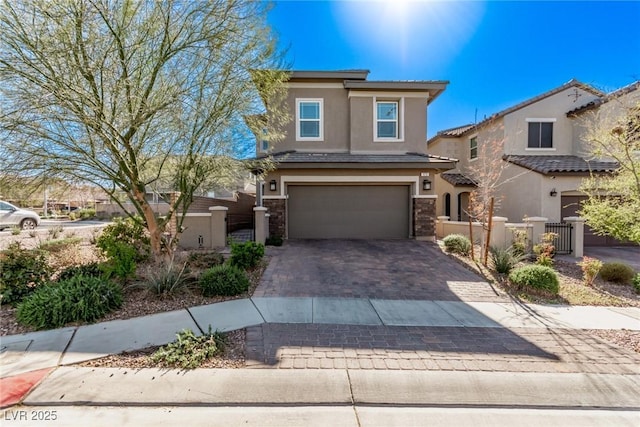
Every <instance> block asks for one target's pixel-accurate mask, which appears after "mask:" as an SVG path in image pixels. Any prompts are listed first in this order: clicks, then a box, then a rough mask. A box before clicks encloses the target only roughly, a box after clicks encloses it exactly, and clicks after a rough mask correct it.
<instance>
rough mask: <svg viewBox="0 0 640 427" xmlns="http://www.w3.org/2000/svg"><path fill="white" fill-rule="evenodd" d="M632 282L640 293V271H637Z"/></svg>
mask: <svg viewBox="0 0 640 427" xmlns="http://www.w3.org/2000/svg"><path fill="white" fill-rule="evenodd" d="M631 283H632V284H633V289H635V291H636V293H637V294H640V273H636V275H635V276H633V280H632V281H631Z"/></svg>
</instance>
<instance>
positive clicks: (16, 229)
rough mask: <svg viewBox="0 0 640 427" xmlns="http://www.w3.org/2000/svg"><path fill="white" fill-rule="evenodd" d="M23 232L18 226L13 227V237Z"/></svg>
mask: <svg viewBox="0 0 640 427" xmlns="http://www.w3.org/2000/svg"><path fill="white" fill-rule="evenodd" d="M21 232H22V228H20V227H17V226H13V227H11V235H12V236H17V235H19V234H20V233H21Z"/></svg>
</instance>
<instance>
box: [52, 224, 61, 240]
mask: <svg viewBox="0 0 640 427" xmlns="http://www.w3.org/2000/svg"><path fill="white" fill-rule="evenodd" d="M63 231H64V227H62V226H61V225H56V226H55V227H51V228H50V229H49V237H50V238H52V239H54V240H55V239H57V238H58V237H60V234H62V232H63Z"/></svg>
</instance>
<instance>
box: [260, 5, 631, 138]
mask: <svg viewBox="0 0 640 427" xmlns="http://www.w3.org/2000/svg"><path fill="white" fill-rule="evenodd" d="M269 23H270V24H271V26H272V27H273V29H274V30H275V32H276V33H277V35H278V38H279V43H280V47H281V48H282V49H285V50H286V59H287V61H288V63H289V65H290V66H291V68H292V69H295V70H341V69H368V70H370V71H371V73H370V74H369V79H370V80H449V81H450V84H449V87H448V88H447V90H446V91H445V92H444V93H443V94H442V95H441V96H440V97H439V98H438V99H437V100H436V101H434V102H433V104H431V106H430V107H429V123H428V134H429V136H433V135H434V134H435V133H436V132H437V131H439V130H442V129H446V128H450V127H454V126H458V125H463V124H466V123H472V122H473V121H474V119H475V117H476V111H477V119H478V121H479V120H482V118H483V117H484V116H485V115H486V116H488V115H491V114H493V113H495V112H497V111H500V110H502V109H504V108H507V107H510V106H512V105H514V104H516V103H518V102H520V101H523V100H525V99H528V98H530V97H533V96H536V95H538V94H540V93H542V92H545V91H547V90H550V89H553V88H554V87H557V86H560V85H561V84H563V83H566V82H567V81H569V80H570V79H572V78H576V79H578V80H580V81H582V82H584V83H588V84H591V85H593V86H595V87H596V88H598V89H600V90H604V91H611V90H615V89H617V88H619V87H622V86H625V85H627V84H629V83H631V82H633V81H635V80H640V2H639V1H633V2H592V1H581V2H579V1H571V2H569V1H567V2H519V1H518V2H503V1H484V2H483V1H473V2H453V1H449V2H433V1H406V0H405V1H403V0H389V1H276V2H275V7H274V9H273V10H272V11H271V12H270V14H269Z"/></svg>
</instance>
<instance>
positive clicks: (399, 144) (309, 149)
mask: <svg viewBox="0 0 640 427" xmlns="http://www.w3.org/2000/svg"><path fill="white" fill-rule="evenodd" d="M367 75H368V71H363V70H349V71H293V72H292V73H291V74H290V78H289V80H288V82H287V90H288V92H287V99H286V102H287V105H288V107H289V108H290V110H291V116H292V120H291V121H290V123H289V124H288V126H287V128H286V129H285V131H286V137H285V138H284V140H283V141H281V142H279V143H278V144H277V146H275V147H270V146H269V145H268V143H266V142H265V141H260V139H259V138H258V141H257V154H258V156H257V157H258V158H260V157H265V156H268V155H269V156H272V157H273V159H274V160H276V162H277V169H275V170H273V171H270V172H268V173H267V174H266V175H265V176H264V181H263V182H264V184H263V185H262V191H258V193H259V194H258V199H259V200H258V203H261V204H262V205H263V206H264V207H266V208H268V210H269V214H270V218H269V227H270V234H271V235H272V236H282V237H285V238H290V239H296V238H298V239H299V238H398V239H408V238H415V239H422V240H432V239H434V238H435V220H436V194H435V192H434V190H433V187H432V183H433V181H434V179H435V176H436V175H437V174H438V173H440V172H442V171H445V170H449V169H451V168H453V167H454V166H455V161H454V160H451V159H447V158H441V157H437V156H432V155H429V154H428V153H427V152H426V148H427V145H426V134H427V107H428V106H429V104H430V103H431V102H432V101H433V100H434V99H436V98H437V97H438V95H440V94H441V93H442V92H443V91H444V90H445V88H446V87H447V84H448V82H446V81H369V80H367Z"/></svg>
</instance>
